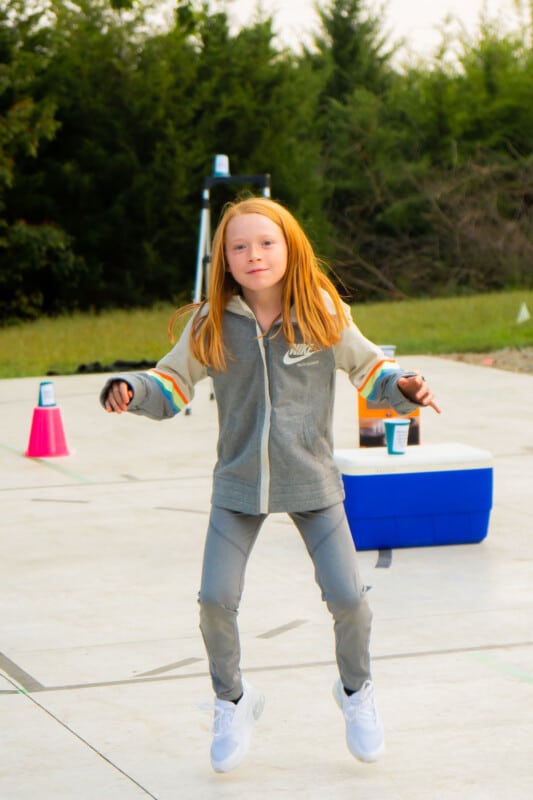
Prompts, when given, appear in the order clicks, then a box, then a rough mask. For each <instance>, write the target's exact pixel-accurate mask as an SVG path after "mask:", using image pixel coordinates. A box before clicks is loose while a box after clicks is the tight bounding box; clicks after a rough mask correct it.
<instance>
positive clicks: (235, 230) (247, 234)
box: [225, 214, 287, 300]
mask: <svg viewBox="0 0 533 800" xmlns="http://www.w3.org/2000/svg"><path fill="white" fill-rule="evenodd" d="M225 249H226V260H227V263H228V269H229V271H230V272H231V274H232V275H233V277H234V279H235V280H236V281H237V283H238V284H239V285H240V286H242V289H243V295H244V297H245V298H247V297H250V298H253V299H255V300H257V299H260V298H261V297H265V298H266V297H267V296H269V297H271V296H272V290H273V289H276V290H279V293H280V296H281V283H282V279H283V276H284V275H285V272H286V271H287V243H286V241H285V237H284V235H283V231H282V230H281V228H280V227H279V225H276V223H275V222H272V220H271V219H269V218H268V217H265V216H263V214H241V215H239V216H237V217H233V219H232V220H230V221H229V222H228V225H227V227H226V242H225Z"/></svg>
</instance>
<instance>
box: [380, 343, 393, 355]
mask: <svg viewBox="0 0 533 800" xmlns="http://www.w3.org/2000/svg"><path fill="white" fill-rule="evenodd" d="M380 347H381V349H382V351H383V355H384V356H385V358H396V345H395V344H380Z"/></svg>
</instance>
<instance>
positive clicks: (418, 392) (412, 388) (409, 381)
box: [398, 372, 441, 414]
mask: <svg viewBox="0 0 533 800" xmlns="http://www.w3.org/2000/svg"><path fill="white" fill-rule="evenodd" d="M398 388H399V389H400V391H401V393H402V394H404V395H405V396H406V397H407V399H408V400H411V402H412V403H418V404H419V405H421V406H431V408H434V409H435V411H436V412H437V414H440V413H441V412H440V408H439V407H438V405H437V403H436V402H435V398H434V396H433V394H432V392H431V391H430V388H429V386H428V385H427V383H426V381H425V379H424V378H423V377H422V375H420V373H419V372H418V373H417V374H416V375H404V376H403V377H401V378H398Z"/></svg>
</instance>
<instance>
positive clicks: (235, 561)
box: [101, 198, 439, 772]
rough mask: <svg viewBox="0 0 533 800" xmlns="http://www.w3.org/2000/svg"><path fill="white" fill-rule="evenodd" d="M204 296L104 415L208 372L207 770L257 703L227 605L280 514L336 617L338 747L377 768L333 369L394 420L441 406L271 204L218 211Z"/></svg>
mask: <svg viewBox="0 0 533 800" xmlns="http://www.w3.org/2000/svg"><path fill="white" fill-rule="evenodd" d="M208 295H209V296H208V300H206V301H204V302H203V303H201V304H200V305H199V306H198V307H195V309H196V310H195V313H194V315H193V316H192V318H191V319H190V320H189V322H188V324H187V326H186V327H185V330H184V332H183V334H182V335H181V337H180V339H179V341H178V343H177V344H176V345H175V346H174V348H173V350H171V352H170V353H168V354H167V355H166V356H165V357H164V358H163V359H162V360H161V361H160V362H159V363H158V364H157V366H156V368H155V369H151V370H149V371H148V372H145V373H136V374H129V373H128V374H126V375H118V376H116V377H114V378H112V379H111V380H110V381H108V382H107V384H106V386H105V387H104V389H103V392H102V395H101V400H102V404H103V405H104V407H105V408H106V410H107V411H109V412H116V413H121V412H124V411H129V412H130V413H137V414H144V415H147V416H149V417H152V418H154V419H162V418H164V417H171V416H173V415H175V414H176V413H178V412H179V411H181V410H182V409H183V408H184V407H185V406H186V405H187V404H188V403H189V402H190V401H191V400H192V397H193V394H194V386H195V384H196V383H197V382H198V381H199V380H201V379H202V378H205V377H207V376H210V377H211V378H212V380H213V386H214V392H215V397H216V400H217V406H218V415H219V440H218V450H217V455H218V459H217V463H216V466H215V469H214V476H213V494H212V508H211V516H210V521H209V527H208V531H207V538H206V543H205V552H204V562H203V570H202V578H201V587H200V593H199V605H200V629H201V632H202V635H203V638H204V642H205V646H206V650H207V654H208V658H209V667H210V674H211V679H212V685H213V689H214V692H215V719H214V726H213V740H212V744H211V764H212V766H213V769H214V770H215V771H217V772H227V771H229V770H231V769H233V768H234V767H236V766H238V764H240V763H241V761H242V760H243V758H244V757H245V755H246V753H247V751H248V747H249V742H250V735H251V731H252V727H253V724H254V721H255V720H256V719H257V718H258V717H259V715H260V714H261V711H262V709H263V704H264V698H263V696H262V695H261V694H260V693H259V692H257V691H256V690H255V689H254V688H253V687H252V686H251V685H250V684H248V683H247V682H246V681H244V680H243V678H242V676H241V672H240V664H239V662H240V646H239V633H238V627H237V612H238V609H239V602H240V598H241V594H242V590H243V585H244V573H245V569H246V564H247V560H248V557H249V555H250V552H251V550H252V547H253V545H254V542H255V541H256V538H257V535H258V533H259V530H260V528H261V525H262V524H263V522H264V520H265V518H266V516H267V515H268V514H269V513H270V512H280V511H284V512H287V513H288V514H289V516H290V518H291V519H292V520H293V522H294V524H295V525H296V527H297V528H298V530H299V532H300V534H301V536H302V538H303V541H304V543H305V545H306V548H307V550H308V552H309V555H310V557H311V558H312V560H313V563H314V567H315V575H316V580H317V583H318V584H319V586H320V589H321V591H322V596H323V598H324V600H325V602H326V603H327V607H328V609H329V611H330V612H331V614H332V617H333V620H334V630H335V643H336V658H337V664H338V669H339V676H340V677H339V680H338V681H337V683H336V684H335V686H334V697H335V700H336V702H337V704H338V705H339V707H340V708H341V710H342V711H343V713H344V717H345V724H346V739H347V744H348V747H349V749H350V752H351V753H352V754H353V755H354V756H355V757H356V758H359V759H361V760H364V761H374V760H375V759H376V758H378V756H379V755H380V754H381V752H382V751H383V746H384V741H383V728H382V726H381V723H380V720H379V717H378V714H377V711H376V708H375V703H374V692H373V686H372V680H371V673H370V657H369V639H370V623H371V611H370V608H369V606H368V603H367V599H366V596H365V589H364V587H363V585H362V583H361V580H360V577H359V573H358V570H357V565H356V556H355V549H354V546H353V540H352V537H351V534H350V531H349V528H348V523H347V520H346V516H345V513H344V507H343V503H342V501H343V498H344V494H343V486H342V479H341V476H340V474H339V472H338V470H337V468H336V467H335V464H334V461H333V442H332V413H333V397H334V388H335V371H336V369H337V368H340V369H343V370H345V371H346V372H347V373H348V375H349V377H350V379H351V381H352V383H353V384H354V386H355V387H356V388H357V389H358V390H359V391H360V392H362V393H363V395H364V396H365V397H366V398H367V399H370V400H372V401H374V402H376V403H378V404H380V405H382V406H385V407H393V408H394V409H395V410H396V411H398V412H399V413H401V414H407V413H409V412H410V411H412V410H413V409H414V408H415V407H416V406H417V405H423V406H432V407H433V408H434V409H435V410H436V411H437V412H439V408H438V407H437V405H436V403H435V401H434V398H433V395H432V394H431V392H430V390H429V388H428V386H427V384H426V382H425V381H424V379H423V378H422V377H421V376H420V375H418V374H415V373H406V372H403V371H402V370H400V368H399V367H398V365H397V363H396V362H395V361H391V360H387V359H384V357H383V353H382V351H381V350H380V348H379V347H377V346H376V345H374V344H372V343H371V342H370V341H368V340H367V339H366V338H364V337H363V335H362V334H361V333H360V331H359V330H358V329H357V327H356V326H355V324H354V323H353V321H352V319H351V316H350V310H349V308H348V306H346V305H345V304H344V303H343V302H342V301H341V299H340V297H339V295H338V293H337V291H336V289H335V287H334V286H333V284H332V282H331V281H330V280H329V279H328V278H327V277H326V275H325V274H324V273H323V272H322V271H321V269H320V266H319V263H318V260H317V258H316V256H315V254H314V252H313V249H312V247H311V245H310V243H309V240H308V239H307V237H306V235H305V233H304V232H303V230H302V228H301V227H300V225H299V224H298V222H297V221H296V220H295V218H294V217H293V216H292V215H291V214H290V213H289V211H288V210H287V209H285V208H284V207H283V206H281V205H279V204H278V203H275V202H273V201H272V200H269V199H265V198H250V199H246V200H242V201H240V202H237V203H234V204H231V205H229V206H228V207H227V208H226V210H225V212H224V214H223V216H222V219H221V222H220V224H219V226H218V229H217V231H216V233H215V236H214V240H213V248H212V260H211V270H210V278H209V292H208ZM189 310H190V307H189ZM221 567H223V568H221Z"/></svg>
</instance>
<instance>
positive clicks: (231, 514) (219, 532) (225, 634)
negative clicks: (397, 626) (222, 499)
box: [199, 503, 372, 700]
mask: <svg viewBox="0 0 533 800" xmlns="http://www.w3.org/2000/svg"><path fill="white" fill-rule="evenodd" d="M289 516H290V518H291V519H292V521H293V522H294V524H295V525H296V527H297V528H298V530H299V532H300V535H301V536H302V539H303V541H304V543H305V546H306V548H307V551H308V553H309V555H310V556H311V558H312V560H313V564H314V566H315V577H316V581H317V583H318V585H319V586H320V589H321V591H322V599H323V600H324V601H325V602H326V604H327V607H328V609H329V611H330V612H331V614H332V616H333V619H334V621H335V625H334V630H335V650H336V657H337V664H338V668H339V673H340V676H341V680H342V683H343V685H344V686H345V687H346V688H347V689H351V690H353V691H357V690H358V689H360V688H361V686H362V685H363V683H364V682H365V680H367V679H368V678H370V657H369V640H370V627H371V621H372V613H371V611H370V608H369V606H368V603H367V600H366V596H365V589H364V587H363V585H362V583H361V579H360V577H359V572H358V569H357V564H356V555H355V547H354V545H353V540H352V537H351V534H350V530H349V527H348V522H347V520H346V515H345V513H344V506H343V505H342V503H339V504H337V505H334V506H331V507H329V508H324V509H320V510H318V511H307V512H303V513H291V514H289ZM265 519H266V515H265V514H261V515H252V514H241V513H240V512H236V511H229V510H228V509H225V508H219V507H218V506H213V508H212V510H211V517H210V520H209V528H208V531H207V538H206V543H205V551H204V563H203V571H202V583H201V588H200V594H199V603H200V630H201V631H202V636H203V638H204V642H205V646H206V650H207V654H208V657H209V669H210V673H211V679H212V683H213V689H214V691H215V694H216V695H217V696H218V697H219V698H220V699H222V700H235V699H237V698H238V697H240V695H241V693H242V681H241V673H240V655H241V650H240V643H239V630H238V627H237V613H238V609H239V603H240V599H241V595H242V592H243V588H244V574H245V570H246V564H247V562H248V558H249V555H250V553H251V551H252V548H253V546H254V544H255V541H256V539H257V535H258V533H259V531H260V529H261V526H262V524H263V522H264V521H265Z"/></svg>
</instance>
